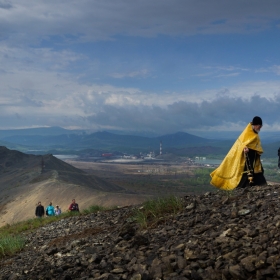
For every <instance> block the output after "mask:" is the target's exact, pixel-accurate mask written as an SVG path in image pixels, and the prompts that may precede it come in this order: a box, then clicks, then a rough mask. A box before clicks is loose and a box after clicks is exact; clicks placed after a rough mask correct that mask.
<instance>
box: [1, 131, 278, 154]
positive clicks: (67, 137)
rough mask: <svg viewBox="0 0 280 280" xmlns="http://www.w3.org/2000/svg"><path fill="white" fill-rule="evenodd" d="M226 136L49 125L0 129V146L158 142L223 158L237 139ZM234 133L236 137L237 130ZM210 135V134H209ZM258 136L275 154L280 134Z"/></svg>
mask: <svg viewBox="0 0 280 280" xmlns="http://www.w3.org/2000/svg"><path fill="white" fill-rule="evenodd" d="M225 135H227V136H224V137H223V136H222V133H217V135H216V136H217V139H208V138H204V137H199V136H196V135H193V134H189V133H186V132H177V133H174V134H167V135H162V136H156V137H147V136H139V135H126V134H117V133H111V132H108V131H101V132H94V133H88V132H87V131H83V130H67V129H64V128H60V127H48V128H32V129H15V130H0V145H3V146H6V147H8V148H10V149H17V150H19V151H23V152H28V153H34V154H46V153H73V151H75V153H79V152H81V151H84V150H88V149H92V150H98V151H100V153H103V152H121V153H141V152H142V153H146V152H151V151H155V153H156V154H158V153H159V148H160V145H161V146H162V149H163V152H164V153H174V154H177V155H178V154H180V155H183V156H192V155H190V151H192V150H196V154H197V155H198V156H209V155H219V156H220V157H222V156H224V155H225V154H226V153H227V151H228V150H229V148H230V147H231V145H232V144H233V143H234V141H235V140H236V137H234V136H235V134H234V133H231V134H225ZM236 135H237V136H238V134H237V133H236ZM206 136H207V134H206ZM209 137H213V133H209ZM261 139H262V142H263V146H264V149H265V152H266V156H267V157H274V156H275V155H277V150H278V147H279V144H280V141H279V139H280V134H279V133H277V132H273V133H262V134H261ZM201 147H204V148H201ZM205 147H207V148H205ZM200 148H201V149H200ZM191 154H192V153H191Z"/></svg>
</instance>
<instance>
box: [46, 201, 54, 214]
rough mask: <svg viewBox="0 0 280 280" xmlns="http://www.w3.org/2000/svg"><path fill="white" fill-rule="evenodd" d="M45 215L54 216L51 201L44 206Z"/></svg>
mask: <svg viewBox="0 0 280 280" xmlns="http://www.w3.org/2000/svg"><path fill="white" fill-rule="evenodd" d="M46 215H47V216H54V215H55V212H54V207H53V205H52V203H51V202H50V204H49V205H48V206H47V208H46Z"/></svg>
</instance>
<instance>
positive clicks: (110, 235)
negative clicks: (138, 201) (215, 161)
mask: <svg viewBox="0 0 280 280" xmlns="http://www.w3.org/2000/svg"><path fill="white" fill-rule="evenodd" d="M278 189H279V186H278V185H272V186H265V187H261V188H260V187H252V188H250V189H249V190H247V191H246V192H244V191H243V190H234V192H233V193H232V194H231V196H227V197H225V196H224V194H222V193H221V192H213V193H207V194H204V195H199V196H195V195H188V196H185V197H184V198H183V203H184V207H183V210H182V211H181V212H179V213H177V214H173V213H172V215H166V216H164V217H163V218H162V219H161V220H160V221H159V222H158V223H157V224H153V225H152V226H151V227H150V226H148V228H147V229H141V228H140V227H139V226H138V225H137V224H136V222H135V219H133V216H132V213H133V209H134V208H135V207H123V208H118V209H114V210H110V211H104V212H102V211H101V212H99V213H97V214H88V215H85V216H82V215H81V216H73V217H69V218H67V219H63V220H61V221H58V222H55V223H54V224H50V225H46V226H44V227H42V228H38V229H37V230H35V231H34V232H32V233H24V237H25V239H26V246H25V248H24V250H22V251H21V252H19V253H18V254H17V255H15V256H10V257H9V256H6V257H5V258H3V259H2V260H1V261H0V279H3V280H7V279H22V280H24V279H73V280H74V279H87V280H90V279H113V280H114V279H118V280H124V279H128V280H130V279H132V280H149V279H174V280H176V279H178V280H184V279H186V280H187V279H198V280H199V279H202V280H204V279H207V280H220V279H224V280H226V279H280V272H279V267H280V259H279V251H280V243H279V237H280V233H278V232H279V227H280V207H278V200H279V197H278V196H279V195H280V193H279V192H278ZM278 193H279V194H278ZM267 194H269V195H267ZM139 209H140V207H139Z"/></svg>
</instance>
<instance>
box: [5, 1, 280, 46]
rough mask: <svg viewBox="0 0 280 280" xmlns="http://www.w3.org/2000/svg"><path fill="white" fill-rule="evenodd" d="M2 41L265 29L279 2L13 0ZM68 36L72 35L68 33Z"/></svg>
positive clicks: (104, 37) (86, 38) (9, 4)
mask: <svg viewBox="0 0 280 280" xmlns="http://www.w3.org/2000/svg"><path fill="white" fill-rule="evenodd" d="M0 7H2V11H1V10H0V25H1V37H2V39H5V38H9V39H10V41H9V43H12V42H13V43H14V44H16V43H17V44H18V43H19V42H20V43H21V44H22V43H24V44H28V43H32V42H33V43H35V42H36V41H37V42H38V40H42V39H45V40H50V39H52V36H59V37H60V39H61V40H62V41H64V42H68V43H71V41H73V40H76V39H77V38H80V40H81V41H89V40H90V41H91V40H112V39H114V36H117V35H124V36H140V37H155V36H158V35H159V34H164V35H168V36H170V35H171V36H174V35H175V36H176V35H193V34H226V33H246V32H252V31H253V32H257V31H263V30H265V29H268V28H270V26H271V19H275V20H279V17H280V16H279V13H278V11H279V9H280V3H279V1H278V0H268V1H265V2H264V1H262V0H255V1H242V0H236V1H224V0H212V1H211V4H209V1H206V0H204V1H194V0H176V1H171V0H154V1H148V0H136V1H127V0H119V1H117V2H116V1H113V0H111V1H110V0H106V1H99V0H83V1H79V2H77V1H76V0H69V1H67V2H65V1H44V0H29V1H28V2H26V1H20V0H11V1H9V2H8V1H5V2H0ZM68 34H69V35H68Z"/></svg>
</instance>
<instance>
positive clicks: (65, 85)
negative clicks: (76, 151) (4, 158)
mask: <svg viewBox="0 0 280 280" xmlns="http://www.w3.org/2000/svg"><path fill="white" fill-rule="evenodd" d="M279 11H280V1H279V0H266V1H263V0H235V1H232V0H133V1H131V0H102V1H101V0H48V1H46V0H28V1H22V0H0V129H19V128H35V127H50V126H60V127H63V128H66V129H83V130H89V131H92V132H94V131H105V130H107V131H123V132H124V133H140V134H141V133H143V134H150V135H163V134H171V133H175V132H178V131H183V132H189V133H194V134H195V133H198V134H199V131H203V132H207V131H211V132H215V131H217V132H221V131H238V130H242V129H243V128H244V126H246V125H247V124H248V123H249V122H250V121H251V120H252V118H253V117H254V116H260V117H261V118H262V119H263V124H264V126H263V130H264V131H280V114H279V111H280V79H279V78H280V51H279V50H280V12H279Z"/></svg>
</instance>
